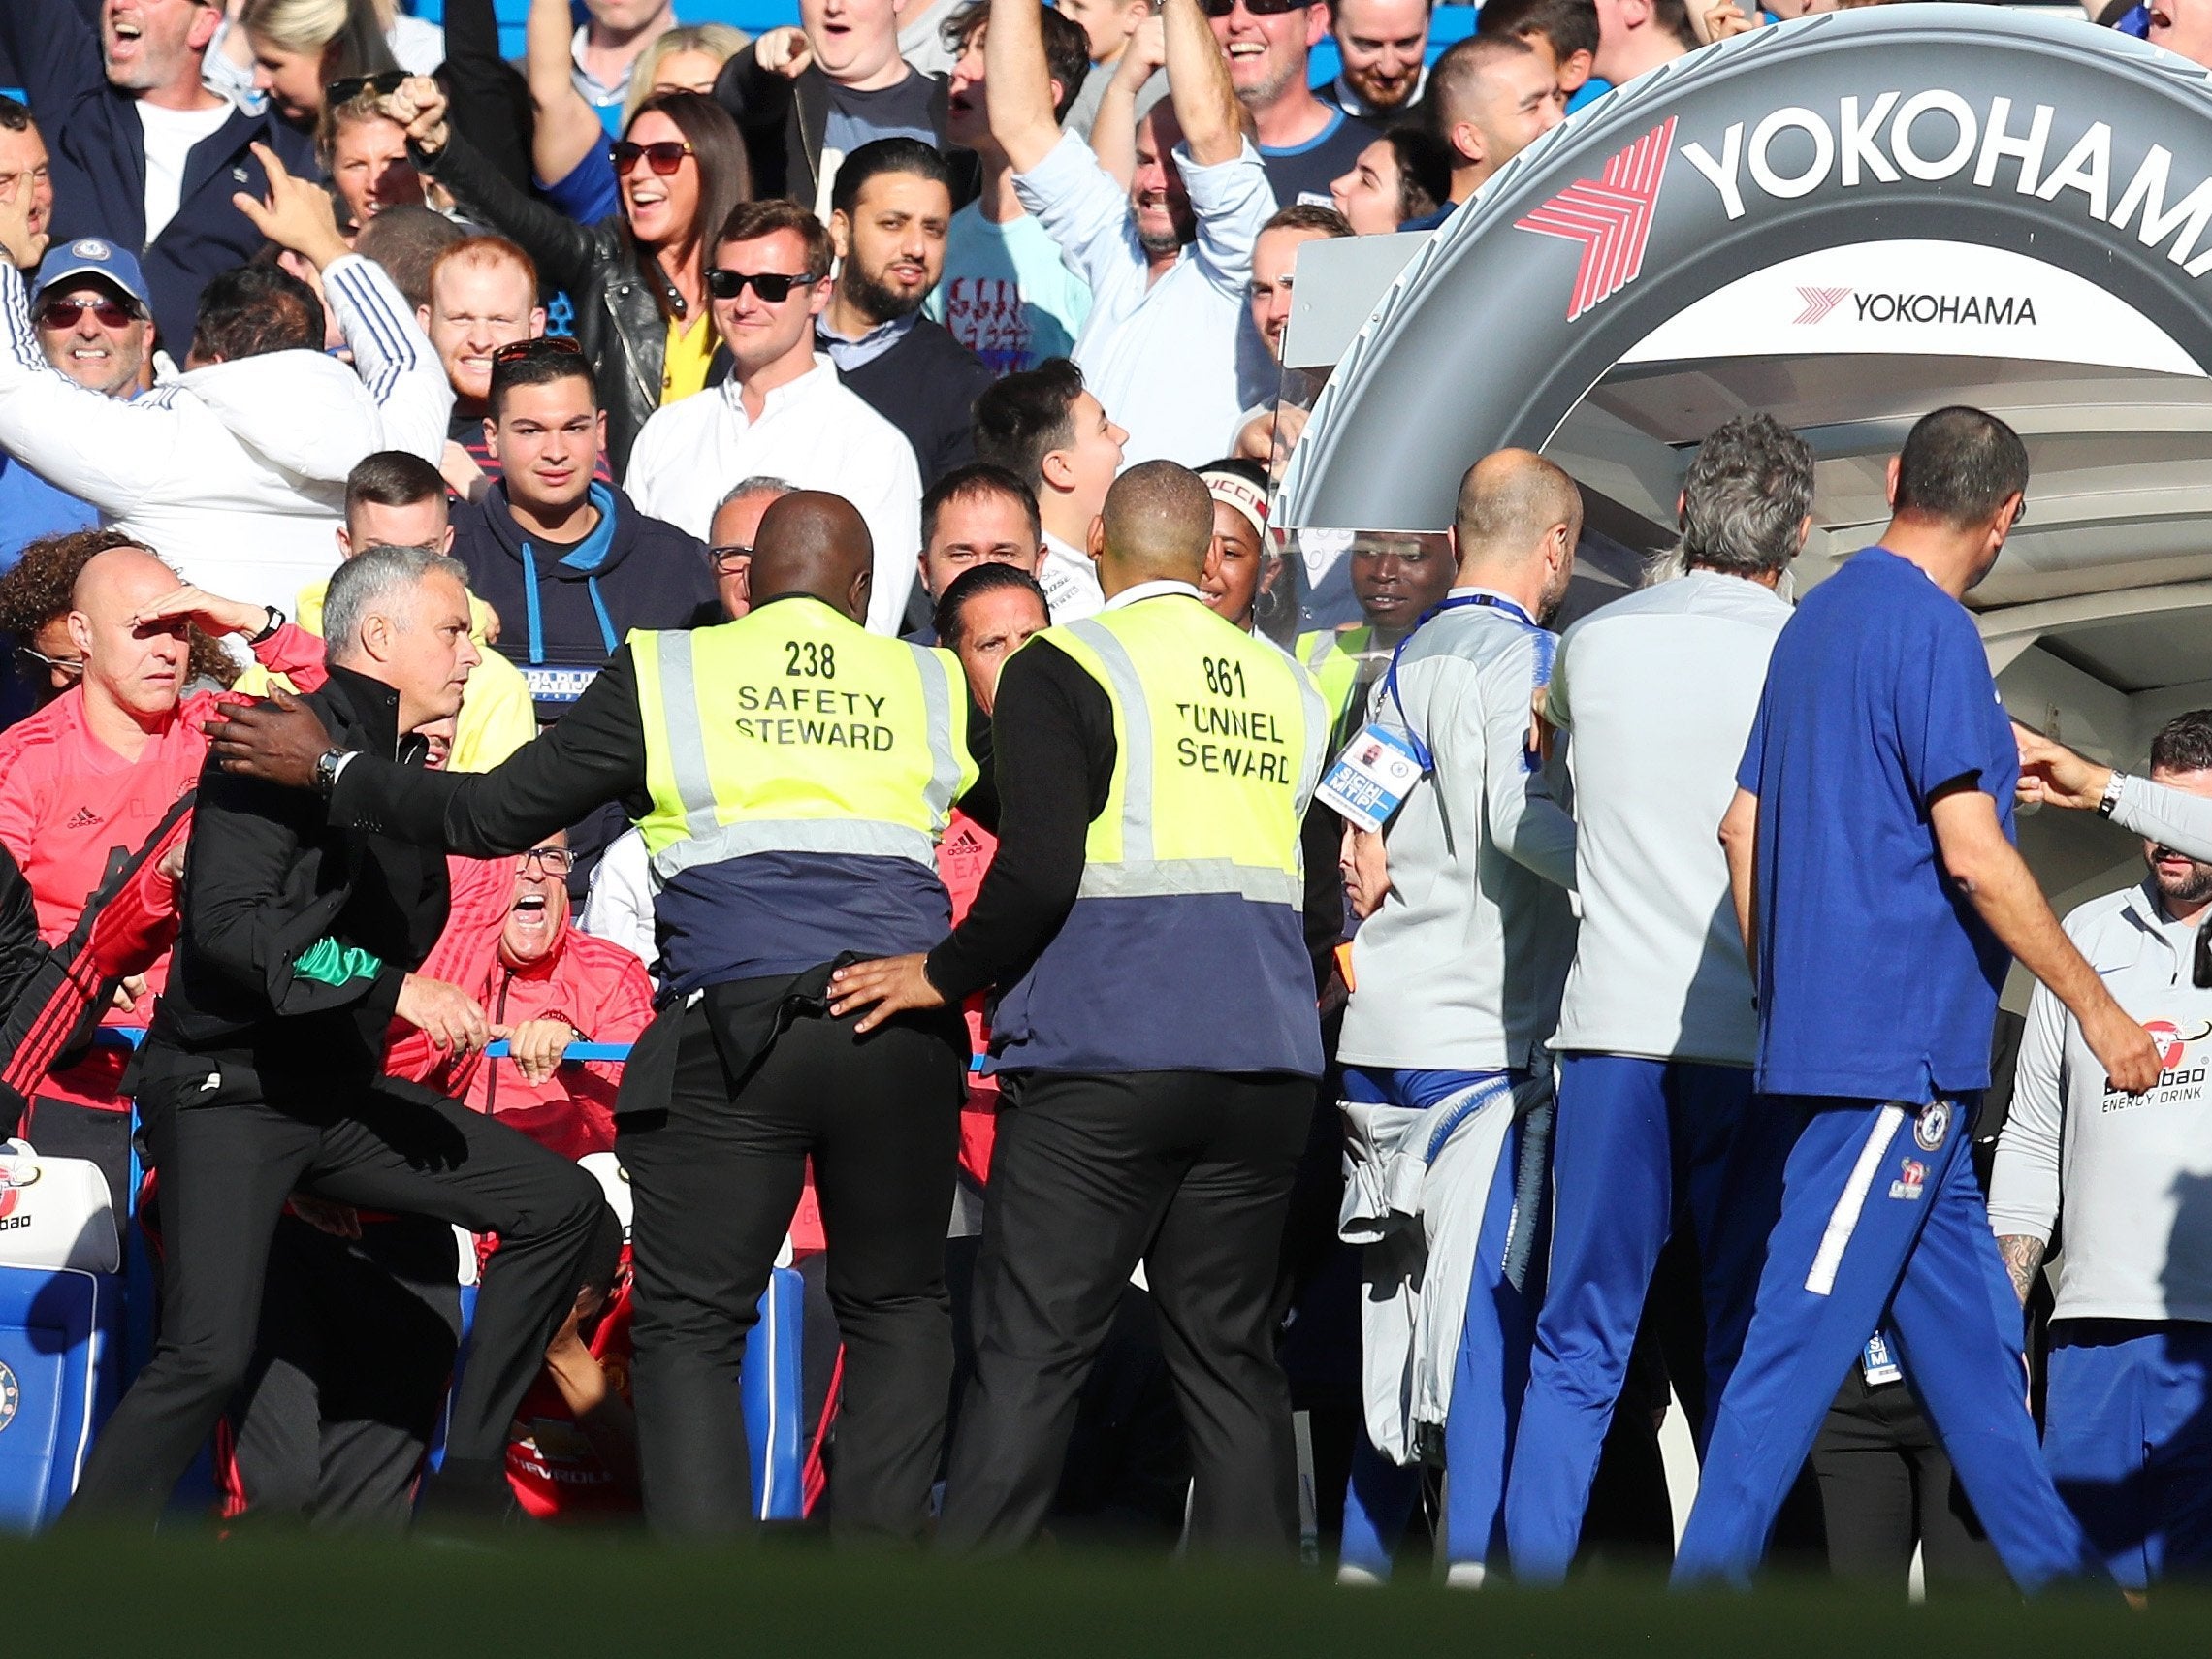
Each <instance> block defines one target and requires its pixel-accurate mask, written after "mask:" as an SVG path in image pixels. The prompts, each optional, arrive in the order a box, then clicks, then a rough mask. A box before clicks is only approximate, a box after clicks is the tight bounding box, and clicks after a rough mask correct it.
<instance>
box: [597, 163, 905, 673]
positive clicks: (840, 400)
mask: <svg viewBox="0 0 2212 1659" xmlns="http://www.w3.org/2000/svg"><path fill="white" fill-rule="evenodd" d="M830 263H831V250H830V240H829V233H828V232H827V231H826V230H824V229H823V228H822V223H821V221H820V220H819V219H817V218H816V217H815V216H814V215H813V214H812V213H810V212H808V211H807V210H806V209H805V208H804V207H799V206H798V205H797V204H796V203H793V202H785V201H768V202H748V203H746V204H745V205H744V206H743V207H739V208H738V209H737V211H736V212H734V213H732V214H731V215H730V218H729V223H728V224H727V225H725V226H723V227H722V234H721V239H720V240H719V241H718V243H717V244H716V247H715V255H714V264H713V265H712V266H711V267H710V268H709V269H708V271H707V292H708V294H709V296H710V297H711V301H710V303H711V304H712V306H713V309H714V318H715V327H716V328H717V329H718V330H720V331H721V337H722V344H723V345H724V346H726V347H727V348H728V350H729V354H730V358H731V360H732V361H731V367H730V370H729V376H728V378H727V379H725V380H723V381H722V382H721V385H719V386H717V387H714V388H712V389H711V390H709V391H708V392H705V393H702V394H701V395H700V396H698V397H696V398H687V399H685V400H684V401H683V402H681V403H673V404H670V405H668V406H667V407H665V408H663V409H661V410H660V411H659V412H658V413H657V414H656V415H655V416H654V417H653V419H651V420H650V421H648V422H646V423H645V430H644V431H641V432H639V433H638V435H637V447H636V448H635V449H634V450H632V451H631V452H630V463H629V485H630V488H631V490H633V491H634V492H635V493H636V495H637V501H638V505H639V506H640V507H642V508H643V509H644V510H645V511H646V512H649V513H653V514H655V515H657V516H658V517H660V518H664V519H667V520H668V521H669V522H670V523H672V524H675V525H678V526H681V527H683V528H684V529H685V530H687V531H689V532H690V533H691V534H693V535H702V536H703V535H704V534H706V532H707V530H708V529H709V527H710V521H711V520H712V519H713V517H714V512H715V508H716V506H717V505H718V503H720V501H721V498H722V492H723V491H724V490H725V489H727V488H728V485H729V481H730V480H732V479H738V478H745V477H748V476H751V475H753V474H755V473H765V474H769V475H772V476H775V477H780V478H788V479H790V480H791V481H792V483H794V484H796V485H797V486H798V487H799V488H800V489H802V490H824V491H828V492H829V493H830V494H832V495H842V496H844V497H845V498H846V499H847V500H848V501H850V502H851V503H852V504H853V506H855V507H856V508H858V509H859V511H860V516H861V518H862V519H864V520H865V521H866V522H867V525H868V533H869V536H870V537H871V539H872V540H873V542H874V544H875V558H876V575H875V586H874V590H873V593H872V596H871V597H870V599H869V601H868V626H869V628H870V629H871V630H872V631H874V632H876V633H884V634H888V633H896V632H897V631H898V630H899V627H900V625H901V619H902V618H903V617H904V616H905V615H906V606H907V595H908V593H909V592H910V591H912V590H913V588H914V559H913V550H914V548H916V547H918V546H920V544H921V471H920V468H919V466H918V465H917V464H916V463H915V461H914V446H913V445H912V444H911V443H909V442H908V441H907V439H906V436H905V434H903V433H902V432H901V431H899V429H898V428H896V427H894V426H893V425H891V423H890V422H889V421H887V420H885V419H884V418H883V417H882V415H879V414H878V413H877V412H876V411H875V410H874V409H872V408H870V407H869V406H868V404H867V402H866V401H865V400H864V399H861V398H860V397H859V396H858V395H856V394H855V393H854V392H852V391H851V390H850V388H848V387H847V386H846V385H845V384H844V383H843V381H842V379H841V378H840V376H839V374H838V371H837V366H836V364H835V363H833V362H832V361H831V360H830V358H829V356H828V354H827V353H825V352H819V351H817V350H816V348H815V323H816V319H817V317H819V316H820V315H821V314H822V310H823V308H824V307H825V306H826V305H827V304H828V303H829V293H830V283H829V268H830Z"/></svg>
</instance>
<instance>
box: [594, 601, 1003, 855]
mask: <svg viewBox="0 0 2212 1659" xmlns="http://www.w3.org/2000/svg"><path fill="white" fill-rule="evenodd" d="M630 652H631V654H632V656H633V657H634V658H635V660H636V663H637V701H638V713H639V716H640V717H641V718H642V721H643V724H644V728H645V781H646V788H647V790H648V792H649V793H650V794H651V795H652V797H653V808H652V811H651V812H650V813H648V814H646V816H645V817H643V818H642V819H640V820H639V824H638V827H639V829H640V830H642V831H643V832H644V836H645V846H646V851H647V852H648V853H650V854H651V855H652V860H653V871H654V875H655V876H656V877H657V879H658V881H659V882H660V883H662V884H665V883H666V882H668V881H671V880H673V879H675V878H676V877H678V876H680V875H682V874H683V873H684V872H685V871H687V870H689V869H692V868H695V867H697V866H700V865H705V864H719V863H721V862H724V861H726V860H729V859H733V858H743V857H746V856H747V855H749V854H752V853H757V852H795V853H819V854H825V855H829V856H851V857H879V858H905V859H912V860H913V861H914V862H915V863H917V864H919V865H921V866H922V867H923V868H925V869H926V870H928V871H929V872H930V875H931V878H932V879H935V876H936V862H935V849H936V845H937V841H938V838H939V837H940V836H942V835H943V834H944V833H945V825H946V819H947V818H948V817H949V816H950V814H951V811H952V803H953V802H954V801H955V800H957V799H958V798H959V797H960V796H961V795H962V794H964V793H966V792H967V790H968V788H969V787H970V786H971V785H972V784H974V782H976V777H977V773H976V763H975V761H974V760H973V759H971V758H970V756H969V753H968V694H967V687H966V685H965V682H964V681H963V680H962V678H961V671H960V664H959V661H958V659H957V658H955V657H954V656H953V654H951V653H950V652H948V651H937V650H932V649H930V648H928V647H924V646H916V645H908V644H906V643H905V642H904V641H901V640H895V639H886V638H884V637H882V635H879V634H871V633H869V632H868V631H867V630H866V629H864V628H862V627H861V626H860V624H859V623H857V622H853V621H852V620H851V619H850V617H847V616H845V615H843V614H842V613H840V612H838V611H836V610H833V609H832V608H831V607H829V606H828V605H826V604H824V603H822V602H821V601H820V600H818V599H814V598H806V597H800V598H787V599H778V600H776V601H774V602H773V603H770V604H766V605H762V606H760V607H759V608H758V609H756V610H753V611H752V612H749V613H748V614H747V615H746V616H744V617H742V618H740V619H739V620H738V621H736V622H724V623H722V624H721V625H720V626H717V627H708V628H698V629H694V630H692V631H690V632H688V633H684V632H668V633H633V634H631V635H630Z"/></svg>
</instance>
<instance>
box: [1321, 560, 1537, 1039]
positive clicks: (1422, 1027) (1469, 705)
mask: <svg viewBox="0 0 2212 1659" xmlns="http://www.w3.org/2000/svg"><path fill="white" fill-rule="evenodd" d="M1479 591H1481V590H1477V589H1468V588H1456V589H1454V590H1453V596H1454V597H1459V596H1460V595H1464V594H1469V593H1474V592H1479ZM1551 639H1552V636H1551V635H1550V634H1545V633H1541V632H1540V630H1538V629H1535V628H1533V627H1530V626H1528V625H1527V624H1525V623H1523V622H1520V621H1517V620H1516V618H1515V616H1514V614H1513V613H1511V612H1508V611H1505V610H1503V609H1495V608H1491V607H1487V606H1468V607H1466V608H1465V609H1462V610H1452V611H1446V612H1444V613H1443V614H1442V615H1440V616H1437V617H1434V618H1431V619H1430V620H1429V621H1428V622H1425V623H1423V624H1422V625H1421V627H1420V628H1419V629H1418V630H1417V631H1416V632H1415V633H1414V634H1413V636H1412V638H1410V639H1409V640H1407V641H1406V643H1405V647H1404V649H1403V651H1402V652H1401V653H1400V654H1399V656H1398V674H1397V685H1398V692H1399V697H1400V699H1401V700H1402V702H1403V704H1404V708H1403V711H1402V713H1401V712H1400V710H1399V708H1398V706H1397V704H1396V703H1395V702H1394V701H1393V700H1392V698H1391V697H1390V695H1389V694H1388V692H1387V690H1386V689H1385V688H1384V686H1377V687H1376V688H1375V692H1374V701H1373V705H1372V718H1374V720H1375V721H1376V722H1377V723H1378V724H1380V725H1383V726H1385V727H1388V728H1390V729H1392V730H1394V731H1398V732H1404V731H1406V730H1407V729H1408V727H1409V726H1410V728H1411V729H1412V730H1413V731H1414V732H1416V733H1418V734H1419V736H1420V737H1421V739H1422V741H1424V742H1425V743H1427V746H1428V748H1429V749H1430V750H1431V751H1432V752H1433V753H1434V756H1435V767H1434V770H1433V771H1432V772H1430V773H1429V775H1428V776H1427V777H1425V778H1423V779H1422V780H1421V781H1420V782H1418V783H1416V784H1415V785H1414V787H1413V791H1412V793H1411V794H1409V795H1408V796H1407V797H1406V800H1405V804H1404V805H1403V806H1402V807H1400V808H1399V809H1398V812H1397V815H1396V816H1395V818H1393V819H1392V820H1391V822H1390V824H1389V825H1388V827H1387V828H1386V829H1385V830H1384V832H1383V839H1384V845H1385V847H1386V848H1387V850H1388V852H1389V854H1390V873H1391V885H1390V891H1389V893H1388V894H1387V895H1385V897H1384V899H1383V903H1382V907H1381V909H1378V910H1376V911H1375V913H1374V914H1373V915H1371V916H1369V917H1368V918H1367V919H1366V921H1365V922H1363V923H1362V924H1361V927H1360V931H1359V934H1358V936H1357V937H1356V938H1355V939H1354V940H1353V942H1352V973H1353V980H1354V986H1353V991H1352V1002H1351V1005H1350V1006H1349V1007H1348V1008H1347V1009H1346V1010H1345V1013H1344V1033H1343V1037H1342V1038H1341V1039H1340V1040H1339V1042H1338V1044H1337V1056H1338V1058H1339V1059H1340V1060H1342V1061H1343V1062H1344V1063H1345V1064H1346V1065H1351V1066H1375V1067H1389V1068H1393V1069H1396V1068H1418V1069H1425V1070H1464V1071H1492V1070H1502V1069H1507V1068H1514V1067H1523V1066H1526V1065H1528V1064H1529V1062H1530V1058H1531V1056H1532V1055H1533V1054H1534V1053H1535V1051H1536V1050H1537V1049H1538V1048H1539V1047H1540V1046H1541V1045H1542V1043H1543V1041H1544V1039H1545V1038H1546V1037H1549V1036H1550V1035H1551V1033H1552V1029H1553V1027H1554V1026H1555V1025H1556V1024H1557V1022H1558V1012H1559V986H1560V983H1561V981H1562V980H1563V979H1564V978H1565V976H1566V970H1567V962H1568V959H1569V958H1570V957H1571V956H1572V954H1573V951H1574V938H1575V935H1574V921H1573V917H1572V914H1571V912H1570V909H1569V907H1568V902H1567V893H1566V889H1567V888H1568V887H1570V886H1571V885H1572V884H1573V882H1574V877H1575V826H1574V822H1573V820H1572V819H1570V818H1569V817H1568V816H1567V814H1566V813H1565V812H1564V811H1563V810H1562V809H1561V807H1560V805H1559V803H1558V800H1557V799H1556V798H1555V796H1554V794H1553V792H1552V787H1551V785H1550V783H1548V782H1547V779H1546V777H1545V775H1544V774H1542V773H1539V772H1537V771H1535V770H1533V769H1532V768H1531V766H1530V764H1529V762H1528V759H1527V757H1526V745H1527V742H1528V736H1529V723H1530V706H1529V698H1530V693H1531V692H1532V691H1533V689H1534V688H1535V685H1536V679H1537V673H1538V669H1539V664H1540V662H1541V660H1542V656H1543V654H1545V652H1547V651H1548V649H1549V642H1550V641H1551ZM1550 770H1551V771H1552V772H1554V773H1560V772H1561V771H1562V769H1560V768H1559V767H1557V766H1556V765H1555V766H1554V767H1553V768H1551V769H1550ZM1557 782H1559V785H1560V787H1561V791H1562V792H1563V790H1564V781H1563V776H1562V777H1560V778H1559V779H1558V780H1557Z"/></svg>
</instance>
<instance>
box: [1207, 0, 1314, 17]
mask: <svg viewBox="0 0 2212 1659" xmlns="http://www.w3.org/2000/svg"><path fill="white" fill-rule="evenodd" d="M1311 4H1313V0H1244V10H1246V11H1247V12H1249V13H1251V14H1252V16H1255V17H1279V16H1282V15H1283V14H1284V13H1286V12H1302V11H1304V10H1305V9H1306V8H1307V7H1308V6H1310V5H1311ZM1199 10H1200V11H1202V12H1203V13H1204V14H1205V15H1206V16H1209V17H1226V16H1229V14H1230V13H1232V12H1234V11H1235V10H1236V0H1199Z"/></svg>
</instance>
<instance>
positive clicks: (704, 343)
mask: <svg viewBox="0 0 2212 1659" xmlns="http://www.w3.org/2000/svg"><path fill="white" fill-rule="evenodd" d="M719 345H721V335H720V334H719V333H717V332H716V330H715V327H714V325H713V323H711V322H709V321H708V320H707V319H706V318H705V317H698V318H694V319H693V320H692V323H691V329H690V332H689V334H686V333H685V332H684V325H683V324H682V323H680V322H678V321H677V320H676V319H675V318H673V317H671V318H669V319H668V344H667V347H666V349H665V350H664V352H663V353H662V355H661V359H660V362H661V368H660V406H661V407H662V408H663V409H665V408H667V407H668V405H669V404H671V403H674V402H677V401H679V400H680V399H685V398H689V397H690V396H691V394H692V393H694V392H704V391H705V390H706V389H707V366H708V365H709V364H711V363H713V362H714V360H715V347H717V346H719Z"/></svg>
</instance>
